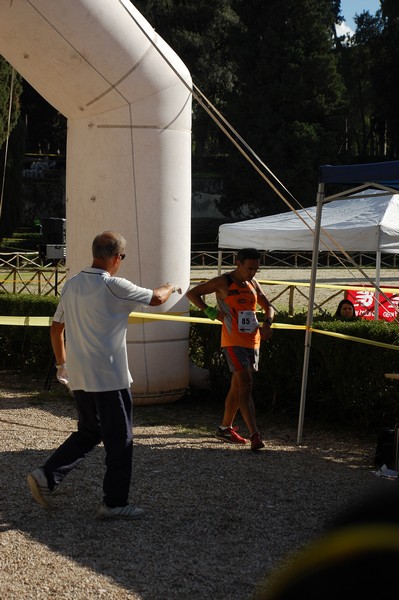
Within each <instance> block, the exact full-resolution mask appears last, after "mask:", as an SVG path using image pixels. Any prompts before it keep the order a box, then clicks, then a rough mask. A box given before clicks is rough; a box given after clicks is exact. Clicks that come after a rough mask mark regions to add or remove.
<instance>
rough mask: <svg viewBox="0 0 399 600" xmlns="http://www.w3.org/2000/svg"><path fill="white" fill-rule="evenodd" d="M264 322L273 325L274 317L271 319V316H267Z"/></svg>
mask: <svg viewBox="0 0 399 600" xmlns="http://www.w3.org/2000/svg"><path fill="white" fill-rule="evenodd" d="M263 322H264V323H267V324H268V325H270V327H271V326H272V325H273V319H270V318H269V317H267V318H266V319H264V320H263Z"/></svg>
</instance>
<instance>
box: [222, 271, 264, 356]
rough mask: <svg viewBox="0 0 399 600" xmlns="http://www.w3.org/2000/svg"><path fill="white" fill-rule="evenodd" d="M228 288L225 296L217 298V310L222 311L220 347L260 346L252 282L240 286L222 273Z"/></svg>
mask: <svg viewBox="0 0 399 600" xmlns="http://www.w3.org/2000/svg"><path fill="white" fill-rule="evenodd" d="M224 276H225V277H226V279H227V282H228V285H229V290H228V294H227V297H226V298H224V299H222V298H218V306H219V310H220V311H221V312H222V313H223V317H224V318H223V325H222V341H221V347H222V348H225V347H227V346H242V347H244V348H259V347H260V331H259V323H258V319H257V318H256V305H257V298H258V296H257V293H256V288H255V286H254V284H253V283H252V282H251V281H247V282H246V285H245V286H243V287H241V286H239V285H238V284H237V283H235V281H234V280H233V278H232V277H231V275H230V273H226V274H225V275H224Z"/></svg>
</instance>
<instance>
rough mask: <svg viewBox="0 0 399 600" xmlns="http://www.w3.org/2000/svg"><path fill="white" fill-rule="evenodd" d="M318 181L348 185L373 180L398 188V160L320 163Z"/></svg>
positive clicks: (371, 181)
mask: <svg viewBox="0 0 399 600" xmlns="http://www.w3.org/2000/svg"><path fill="white" fill-rule="evenodd" d="M319 181H320V182H321V183H345V184H348V185H353V184H355V185H356V184H362V183H373V182H374V183H381V184H383V185H386V186H390V187H394V188H399V160H392V161H388V162H381V163H368V164H362V165H342V166H331V165H322V166H321V167H320V168H319Z"/></svg>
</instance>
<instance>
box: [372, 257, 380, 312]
mask: <svg viewBox="0 0 399 600" xmlns="http://www.w3.org/2000/svg"><path fill="white" fill-rule="evenodd" d="M380 277H381V250H377V252H376V255H375V289H374V321H378V313H379V311H380V302H379V301H380V292H379V289H380Z"/></svg>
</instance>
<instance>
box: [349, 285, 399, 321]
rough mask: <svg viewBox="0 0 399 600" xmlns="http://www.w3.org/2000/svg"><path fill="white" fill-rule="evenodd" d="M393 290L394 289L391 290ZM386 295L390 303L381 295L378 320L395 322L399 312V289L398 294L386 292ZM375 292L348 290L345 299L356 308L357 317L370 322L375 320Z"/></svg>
mask: <svg viewBox="0 0 399 600" xmlns="http://www.w3.org/2000/svg"><path fill="white" fill-rule="evenodd" d="M389 289H390V290H392V288H389ZM381 290H382V291H383V292H384V295H385V296H386V297H387V298H389V302H388V300H387V299H386V298H384V296H382V294H379V302H378V319H381V320H384V321H393V320H394V319H395V318H397V315H398V312H399V308H398V305H399V288H398V292H397V293H393V292H385V291H384V288H381ZM374 296H375V295H374V292H370V291H366V290H364V291H363V290H348V291H346V292H345V298H347V299H348V300H350V301H351V302H352V304H353V306H354V307H355V312H356V316H357V317H360V318H362V319H367V320H369V321H371V320H373V319H374V307H375V297H374Z"/></svg>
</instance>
